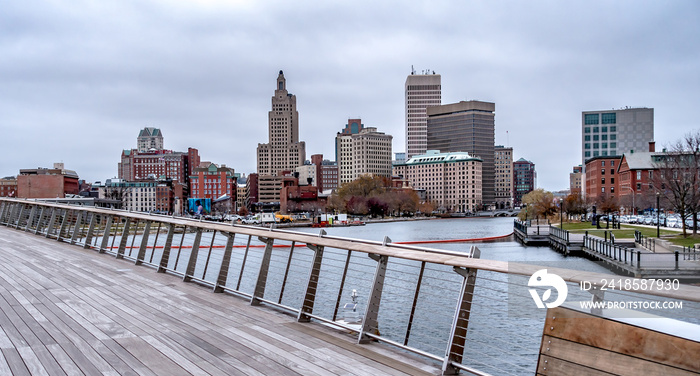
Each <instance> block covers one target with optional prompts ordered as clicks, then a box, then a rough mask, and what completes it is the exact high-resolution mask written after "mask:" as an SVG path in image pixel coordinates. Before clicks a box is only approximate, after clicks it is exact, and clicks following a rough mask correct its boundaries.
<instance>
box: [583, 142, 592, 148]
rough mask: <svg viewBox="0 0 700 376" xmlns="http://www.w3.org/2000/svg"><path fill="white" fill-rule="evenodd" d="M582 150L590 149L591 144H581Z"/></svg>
mask: <svg viewBox="0 0 700 376" xmlns="http://www.w3.org/2000/svg"><path fill="white" fill-rule="evenodd" d="M583 148H584V149H590V148H591V144H589V143H585V144H583Z"/></svg>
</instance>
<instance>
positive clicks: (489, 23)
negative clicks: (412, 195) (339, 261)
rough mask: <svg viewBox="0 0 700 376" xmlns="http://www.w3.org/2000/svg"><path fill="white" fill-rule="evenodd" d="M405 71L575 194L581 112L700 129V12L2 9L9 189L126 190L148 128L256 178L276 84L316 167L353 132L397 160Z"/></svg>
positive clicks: (421, 6) (619, 8)
mask: <svg viewBox="0 0 700 376" xmlns="http://www.w3.org/2000/svg"><path fill="white" fill-rule="evenodd" d="M411 65H413V66H414V67H415V69H416V70H417V71H418V72H419V73H420V72H421V71H422V70H424V69H430V70H431V71H432V70H434V71H435V72H436V73H439V74H441V75H442V101H443V103H453V102H458V101H460V100H470V99H478V100H484V101H491V102H495V103H496V144H504V145H508V146H512V147H513V148H514V149H515V159H518V158H521V157H523V158H525V159H528V160H531V161H532V162H534V163H535V165H536V170H537V172H538V185H539V186H540V187H543V188H545V189H548V190H559V189H565V188H567V187H568V184H569V183H568V177H569V172H570V171H571V169H572V167H573V166H575V165H578V164H580V163H581V160H580V158H581V111H589V110H605V109H612V108H621V107H624V106H633V107H653V108H654V112H655V137H656V141H657V145H659V146H663V145H665V144H669V143H671V142H672V141H674V140H677V139H679V138H680V137H682V136H683V135H684V134H686V133H688V132H690V131H694V130H696V129H699V128H700V123H699V122H698V119H700V69H699V68H700V2H697V1H671V2H661V1H637V0H635V1H601V2H599V1H580V2H575V1H513V2H509V1H425V2H422V1H353V2H342V3H341V2H325V1H324V2H318V3H317V2H307V1H265V2H262V1H230V0H228V1H223V0H222V1H216V0H208V1H206V0H200V1H173V0H167V1H166V0H162V1H143V0H132V1H124V0H118V1H109V0H99V1H98V0H95V1H34V0H29V1H26V0H23V1H8V0H0V83H1V84H0V130H1V131H2V132H1V133H2V150H3V156H4V157H3V158H2V159H0V176H10V175H16V174H17V173H18V172H19V169H20V168H36V167H51V166H52V164H53V163H54V162H64V163H65V166H66V168H68V169H72V170H75V171H77V172H78V174H79V175H80V177H81V178H83V179H85V180H87V181H89V182H94V181H98V180H101V181H104V179H107V178H111V177H115V176H116V175H117V163H118V162H119V158H120V153H121V150H122V149H131V148H135V147H136V136H137V135H138V132H139V130H140V129H143V128H144V127H157V128H160V129H161V130H162V132H163V135H164V138H165V147H166V148H167V149H173V150H176V151H186V150H187V148H188V147H195V148H197V149H199V152H200V156H201V157H202V160H207V161H212V162H214V163H217V164H226V165H227V166H229V167H233V168H234V169H235V170H236V172H241V173H245V174H248V173H251V172H255V169H256V165H255V150H256V147H257V144H258V143H266V142H267V140H268V136H267V113H268V111H269V110H270V106H271V104H270V103H271V99H270V98H271V96H272V95H273V92H274V89H275V80H276V78H277V73H278V71H279V70H280V69H281V70H284V73H285V77H286V78H287V88H288V90H289V91H290V92H291V93H293V94H295V95H296V96H297V109H298V111H299V122H300V138H301V140H303V141H306V152H307V158H309V157H310V156H311V154H317V153H322V154H324V156H325V157H326V158H328V159H334V155H333V154H334V147H333V142H334V137H335V134H336V132H338V131H340V130H341V129H342V128H343V126H344V124H346V123H347V119H348V118H349V117H361V118H362V120H363V123H364V124H365V126H371V127H377V128H378V130H379V131H381V132H385V133H387V134H391V135H393V136H394V152H401V151H405V118H404V83H405V80H406V76H407V75H408V74H409V73H410V71H411Z"/></svg>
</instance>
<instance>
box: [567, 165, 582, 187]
mask: <svg viewBox="0 0 700 376" xmlns="http://www.w3.org/2000/svg"><path fill="white" fill-rule="evenodd" d="M582 176H583V166H581V165H578V166H574V169H573V172H571V173H569V191H570V192H571V193H579V194H580V193H581V187H582V185H581V180H582V179H581V178H582Z"/></svg>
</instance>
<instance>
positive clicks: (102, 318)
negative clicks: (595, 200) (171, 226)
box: [0, 226, 440, 375]
mask: <svg viewBox="0 0 700 376" xmlns="http://www.w3.org/2000/svg"><path fill="white" fill-rule="evenodd" d="M0 260H2V262H0V374H2V375H9V374H12V375H30V374H31V375H63V374H66V375H80V374H85V375H97V374H103V375H190V374H194V375H429V374H432V375H435V374H438V373H439V371H440V369H439V367H437V366H436V365H435V364H434V362H429V361H425V360H423V359H422V360H421V361H417V360H416V359H415V358H413V357H411V356H410V355H407V354H405V353H402V352H398V351H395V350H393V349H392V348H390V347H388V346H383V345H381V344H378V343H375V344H372V345H370V346H366V345H358V344H356V337H354V336H349V335H348V334H346V333H344V332H341V331H336V330H332V329H330V328H329V327H326V326H323V325H321V324H314V323H298V322H296V320H295V317H292V316H290V315H288V314H284V313H281V312H279V311H275V310H270V309H266V308H262V307H258V306H251V305H250V304H249V303H248V302H247V301H245V300H242V299H237V298H235V297H232V296H230V295H227V294H212V292H211V289H208V288H205V287H203V286H201V285H198V284H191V283H182V282H181V281H180V280H178V278H176V277H175V276H172V275H168V274H163V273H155V272H154V271H153V270H152V269H150V268H145V267H141V266H134V265H133V264H132V263H128V262H126V261H125V260H119V259H115V258H114V257H111V256H108V255H106V254H100V255H98V254H96V253H95V252H93V251H90V250H85V249H82V248H80V247H76V246H74V245H70V244H67V243H60V242H56V241H55V240H50V239H46V238H43V237H39V236H36V235H32V234H30V233H26V232H23V231H18V230H15V229H9V228H6V227H4V226H0Z"/></svg>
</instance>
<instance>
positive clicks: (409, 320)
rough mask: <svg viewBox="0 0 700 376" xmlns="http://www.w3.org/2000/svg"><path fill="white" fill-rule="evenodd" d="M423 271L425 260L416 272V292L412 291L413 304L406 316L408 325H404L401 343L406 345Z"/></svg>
mask: <svg viewBox="0 0 700 376" xmlns="http://www.w3.org/2000/svg"><path fill="white" fill-rule="evenodd" d="M424 272H425V261H421V263H420V272H419V273H418V281H416V292H415V293H413V304H412V305H411V314H410V315H409V316H408V326H407V327H406V337H404V340H403V345H404V346H407V345H408V337H409V336H410V335H411V327H412V326H413V317H414V316H415V314H416V307H417V306H418V294H419V293H420V286H421V284H422V283H423V273H424Z"/></svg>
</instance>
